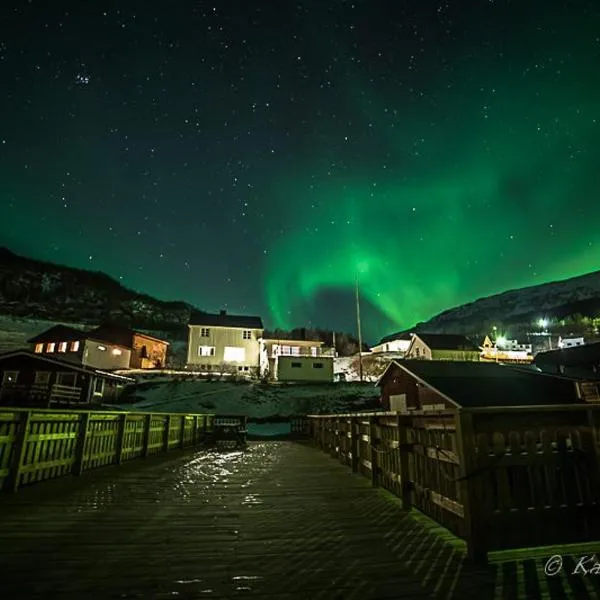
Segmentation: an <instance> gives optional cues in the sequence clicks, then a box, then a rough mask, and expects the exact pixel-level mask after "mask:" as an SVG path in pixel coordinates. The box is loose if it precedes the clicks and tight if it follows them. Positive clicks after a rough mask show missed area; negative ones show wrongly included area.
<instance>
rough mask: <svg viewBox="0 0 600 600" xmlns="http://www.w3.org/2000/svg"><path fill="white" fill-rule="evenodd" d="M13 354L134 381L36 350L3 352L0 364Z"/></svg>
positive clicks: (76, 369)
mask: <svg viewBox="0 0 600 600" xmlns="http://www.w3.org/2000/svg"><path fill="white" fill-rule="evenodd" d="M13 356H24V357H27V358H30V359H33V360H35V361H37V362H40V363H49V364H52V365H56V366H59V367H64V368H65V369H67V370H69V371H76V372H78V373H86V374H90V375H100V376H101V377H103V378H105V379H114V380H119V381H129V382H134V381H135V379H133V378H131V377H125V376H124V375H116V374H115V373H109V372H107V371H102V370H100V369H94V368H92V367H86V366H84V365H78V364H75V363H72V362H70V361H68V360H61V359H59V358H54V357H52V358H50V357H48V356H47V355H46V354H37V353H36V352H30V351H29V350H15V351H12V352H5V353H4V354H0V366H1V364H2V361H3V360H5V359H7V358H12V357H13Z"/></svg>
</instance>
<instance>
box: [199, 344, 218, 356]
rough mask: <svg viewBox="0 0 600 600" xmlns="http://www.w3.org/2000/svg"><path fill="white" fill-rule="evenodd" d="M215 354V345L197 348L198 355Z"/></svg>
mask: <svg viewBox="0 0 600 600" xmlns="http://www.w3.org/2000/svg"><path fill="white" fill-rule="evenodd" d="M214 355H215V347H214V346H200V347H199V348H198V356H214Z"/></svg>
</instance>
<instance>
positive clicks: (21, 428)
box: [4, 410, 31, 492]
mask: <svg viewBox="0 0 600 600" xmlns="http://www.w3.org/2000/svg"><path fill="white" fill-rule="evenodd" d="M30 421H31V411H30V410H28V411H25V412H21V413H19V425H18V427H17V432H16V437H15V441H14V447H13V453H12V461H11V462H10V466H9V468H8V476H7V477H6V479H5V481H4V487H5V489H6V490H7V491H9V492H16V491H17V489H18V488H19V483H20V479H21V468H22V467H23V459H24V458H25V449H26V447H27V438H28V436H29V423H30Z"/></svg>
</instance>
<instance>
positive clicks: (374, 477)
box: [369, 415, 379, 487]
mask: <svg viewBox="0 0 600 600" xmlns="http://www.w3.org/2000/svg"><path fill="white" fill-rule="evenodd" d="M369 447H370V449H371V453H370V454H371V484H372V485H373V487H377V483H378V472H379V457H378V455H377V417H375V416H373V415H370V416H369Z"/></svg>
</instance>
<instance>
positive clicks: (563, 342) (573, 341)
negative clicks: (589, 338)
mask: <svg viewBox="0 0 600 600" xmlns="http://www.w3.org/2000/svg"><path fill="white" fill-rule="evenodd" d="M584 344H585V341H584V339H583V338H582V337H576V338H562V337H559V338H558V347H559V348H574V347H575V346H583V345H584Z"/></svg>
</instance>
